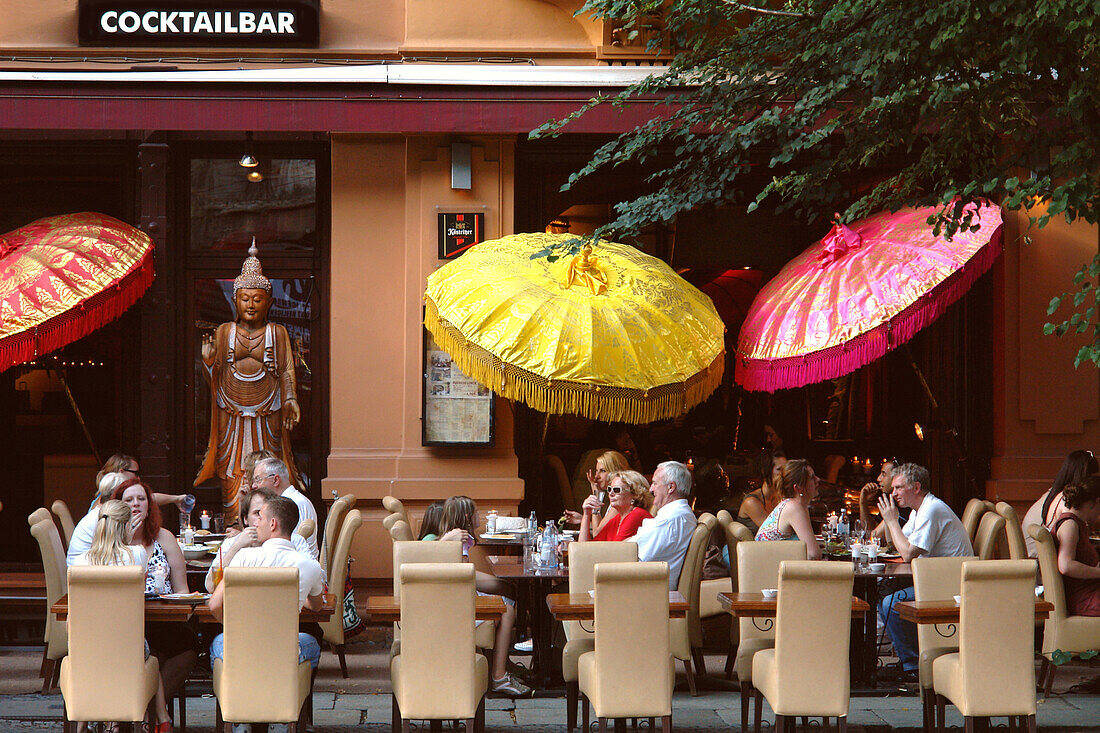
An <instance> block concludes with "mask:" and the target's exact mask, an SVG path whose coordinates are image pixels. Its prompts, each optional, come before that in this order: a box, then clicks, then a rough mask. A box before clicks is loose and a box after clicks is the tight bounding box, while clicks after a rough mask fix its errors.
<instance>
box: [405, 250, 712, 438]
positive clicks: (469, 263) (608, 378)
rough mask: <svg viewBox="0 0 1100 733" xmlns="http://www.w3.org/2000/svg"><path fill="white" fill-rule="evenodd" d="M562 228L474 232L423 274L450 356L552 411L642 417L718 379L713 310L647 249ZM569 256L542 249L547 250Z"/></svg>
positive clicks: (431, 319)
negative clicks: (592, 243) (453, 254)
mask: <svg viewBox="0 0 1100 733" xmlns="http://www.w3.org/2000/svg"><path fill="white" fill-rule="evenodd" d="M580 244H581V240H580V239H579V238H578V237H577V236H576V235H571V234H542V233H538V234H513V235H511V236H508V237H503V238H501V239H495V240H492V241H488V242H482V243H481V244H478V245H476V246H474V247H471V248H470V249H469V250H467V251H466V253H465V254H464V255H462V257H460V258H459V259H457V260H455V261H454V262H450V263H448V264H446V265H444V266H443V267H441V268H440V269H439V270H437V271H436V272H434V273H432V274H431V276H429V277H428V289H427V291H426V292H425V293H424V301H425V306H426V307H425V315H424V325H425V326H427V328H428V330H429V331H430V332H431V334H432V336H434V337H435V340H436V342H437V343H438V344H439V345H440V347H441V348H443V349H444V350H445V351H447V352H448V353H449V354H450V355H451V357H452V358H453V359H454V360H455V362H456V363H457V364H458V366H459V367H460V368H461V369H462V371H463V372H465V373H466V374H467V375H469V376H470V377H471V378H473V379H476V380H477V381H479V382H481V383H482V384H484V385H485V386H487V387H489V388H490V389H492V390H493V391H494V392H496V393H497V394H499V395H501V396H502V397H507V398H509V399H513V400H520V401H522V402H525V403H527V404H528V405H530V406H531V407H533V408H535V409H536V410H540V411H542V412H546V413H551V414H559V415H560V414H566V413H570V414H576V415H582V416H584V417H588V418H591V419H594V420H606V421H620V422H629V423H643V422H651V421H654V420H661V419H665V418H670V417H675V416H676V415H680V414H682V413H684V412H686V411H687V410H688V409H690V408H691V407H694V406H695V405H697V404H699V403H700V402H702V401H703V400H704V399H706V398H707V396H708V395H710V393H711V392H713V391H714V389H715V388H716V387H717V386H718V385H719V384H720V383H721V381H722V371H723V369H724V366H725V360H724V358H723V357H724V350H723V330H724V326H723V324H722V319H721V318H720V317H719V316H718V313H717V311H715V309H714V305H713V303H712V302H711V300H710V298H708V297H707V296H706V295H704V294H703V293H701V292H700V291H699V290H697V289H695V288H694V287H692V286H691V285H689V284H688V283H687V282H686V281H684V280H683V279H682V278H681V277H679V276H678V275H677V274H676V273H675V272H673V271H672V269H671V268H670V267H669V266H668V265H667V264H665V263H664V262H662V261H661V260H658V259H656V258H655V257H650V256H649V255H646V254H643V253H642V252H639V251H638V250H636V249H634V248H633V247H630V246H628V245H625V244H615V243H613V242H606V241H602V240H601V241H599V242H598V243H597V244H596V247H595V249H594V250H591V249H590V248H589V247H585V248H584V250H583V251H581V252H580V253H579V254H575V255H574V253H575V252H576V251H577V249H578V247H579V245H580ZM562 251H565V252H568V253H569V254H570V255H573V256H562V257H555V256H554V255H553V254H551V255H550V256H546V253H547V252H562Z"/></svg>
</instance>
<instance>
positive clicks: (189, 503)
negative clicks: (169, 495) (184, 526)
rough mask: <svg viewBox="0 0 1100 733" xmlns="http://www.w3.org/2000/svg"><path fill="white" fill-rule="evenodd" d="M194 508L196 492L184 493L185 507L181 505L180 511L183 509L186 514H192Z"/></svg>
mask: <svg viewBox="0 0 1100 733" xmlns="http://www.w3.org/2000/svg"><path fill="white" fill-rule="evenodd" d="M194 508H195V495H194V494H184V495H183V507H181V509H180V511H182V512H183V513H184V514H190V513H191V510H192V509H194Z"/></svg>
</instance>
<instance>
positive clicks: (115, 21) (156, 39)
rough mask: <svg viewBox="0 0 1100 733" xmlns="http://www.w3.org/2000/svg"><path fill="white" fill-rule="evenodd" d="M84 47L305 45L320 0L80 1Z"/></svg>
mask: <svg viewBox="0 0 1100 733" xmlns="http://www.w3.org/2000/svg"><path fill="white" fill-rule="evenodd" d="M79 14H80V15H79V21H78V23H77V28H78V31H77V32H78V35H79V39H80V43H81V45H85V46H192V47H204V46H237V47H244V46H249V47H285V46H296V47H309V46H317V45H318V43H319V42H320V15H321V8H320V0H255V1H248V0H219V1H213V0H207V1H206V2H196V1H195V0H175V1H174V2H173V1H172V0H167V1H163V0H162V1H160V2H140V0H131V1H130V2H126V1H125V0H121V1H119V0H80V2H79Z"/></svg>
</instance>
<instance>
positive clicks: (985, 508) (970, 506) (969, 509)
mask: <svg viewBox="0 0 1100 733" xmlns="http://www.w3.org/2000/svg"><path fill="white" fill-rule="evenodd" d="M992 510H993V504H992V502H988V501H985V500H984V499H979V498H977V497H975V498H973V499H971V500H970V501H968V502H966V507H965V508H964V509H963V513H962V524H963V529H965V530H966V536H967V537H969V538H970V544H974V540H975V538H976V537H977V534H978V524H979V523H980V522H981V521H982V515H983V514H985V513H986V512H989V511H992Z"/></svg>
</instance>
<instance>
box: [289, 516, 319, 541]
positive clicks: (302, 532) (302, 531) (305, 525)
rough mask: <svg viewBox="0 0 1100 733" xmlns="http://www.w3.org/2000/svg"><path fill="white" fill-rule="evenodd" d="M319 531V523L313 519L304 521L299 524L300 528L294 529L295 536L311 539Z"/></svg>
mask: <svg viewBox="0 0 1100 733" xmlns="http://www.w3.org/2000/svg"><path fill="white" fill-rule="evenodd" d="M316 531H317V522H315V521H313V520H312V519H303V520H302V521H301V522H299V523H298V526H297V527H295V528H294V534H296V535H298V536H300V537H303V538H305V539H307V540H308V539H309V538H310V537H312V536H313V533H314V532H316Z"/></svg>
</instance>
